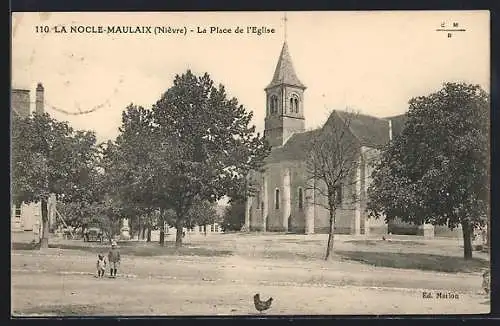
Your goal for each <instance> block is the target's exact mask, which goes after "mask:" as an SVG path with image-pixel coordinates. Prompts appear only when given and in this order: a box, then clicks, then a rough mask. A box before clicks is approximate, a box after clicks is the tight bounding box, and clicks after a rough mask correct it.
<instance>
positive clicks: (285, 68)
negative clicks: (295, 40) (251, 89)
mask: <svg viewBox="0 0 500 326" xmlns="http://www.w3.org/2000/svg"><path fill="white" fill-rule="evenodd" d="M281 84H287V85H293V86H297V87H301V88H304V89H305V88H306V87H305V86H304V84H302V83H301V81H300V80H299V78H298V77H297V74H296V73H295V69H294V68H293V63H292V57H291V56H290V53H289V51H288V45H287V43H286V42H284V43H283V48H282V49H281V54H280V57H279V59H278V63H277V64H276V69H275V70H274V75H273V80H271V83H269V85H268V86H267V87H266V89H267V88H271V87H274V86H278V85H281Z"/></svg>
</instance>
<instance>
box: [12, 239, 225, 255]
mask: <svg viewBox="0 0 500 326" xmlns="http://www.w3.org/2000/svg"><path fill="white" fill-rule="evenodd" d="M11 248H12V250H38V249H39V245H35V244H32V243H22V242H18V243H12V247H11ZM49 248H56V249H67V250H80V251H86V252H91V253H95V254H97V253H103V252H107V251H108V250H109V246H108V245H106V244H100V243H92V244H82V243H75V244H57V243H55V244H49ZM119 249H120V253H121V254H123V255H130V256H143V257H146V256H170V255H172V256H202V257H221V256H230V255H232V251H230V250H215V249H209V248H201V247H194V246H189V245H187V244H184V245H183V247H181V248H175V247H174V246H171V245H165V246H164V247H162V246H160V245H158V244H157V243H141V244H138V243H136V242H123V243H119Z"/></svg>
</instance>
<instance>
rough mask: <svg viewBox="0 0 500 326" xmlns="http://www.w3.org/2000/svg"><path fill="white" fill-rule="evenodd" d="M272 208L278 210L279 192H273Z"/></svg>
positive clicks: (277, 190)
mask: <svg viewBox="0 0 500 326" xmlns="http://www.w3.org/2000/svg"><path fill="white" fill-rule="evenodd" d="M274 208H276V209H280V190H279V189H276V191H275V192H274Z"/></svg>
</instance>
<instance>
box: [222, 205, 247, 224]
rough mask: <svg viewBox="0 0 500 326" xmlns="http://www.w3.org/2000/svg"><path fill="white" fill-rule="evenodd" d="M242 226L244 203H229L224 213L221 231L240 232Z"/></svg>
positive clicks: (243, 222)
mask: <svg viewBox="0 0 500 326" xmlns="http://www.w3.org/2000/svg"><path fill="white" fill-rule="evenodd" d="M243 224H245V202H244V201H242V200H239V201H230V202H229V205H228V206H227V207H226V209H225V211H224V216H223V221H222V230H223V231H240V230H241V228H242V227H243Z"/></svg>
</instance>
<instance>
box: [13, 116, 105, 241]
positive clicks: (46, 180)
mask: <svg viewBox="0 0 500 326" xmlns="http://www.w3.org/2000/svg"><path fill="white" fill-rule="evenodd" d="M95 143H96V138H95V135H94V133H92V132H88V131H75V130H73V129H72V128H71V127H70V126H69V125H68V123H67V122H59V121H57V120H55V119H52V118H51V117H50V116H49V115H48V114H46V113H45V114H34V115H32V116H29V117H27V118H20V117H17V116H14V117H13V123H12V163H11V166H12V195H13V199H14V202H15V203H22V202H25V203H31V202H40V203H41V215H42V227H43V232H42V238H41V246H40V247H41V248H47V247H48V233H49V223H48V207H47V201H48V198H49V196H50V195H51V194H55V195H56V198H57V199H58V200H64V201H70V200H72V199H74V198H78V197H79V196H82V194H81V190H82V189H83V188H85V184H87V183H88V182H89V181H88V179H89V178H90V174H91V172H90V171H91V169H92V167H93V166H94V163H95V161H96V159H97V148H96V146H95Z"/></svg>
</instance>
